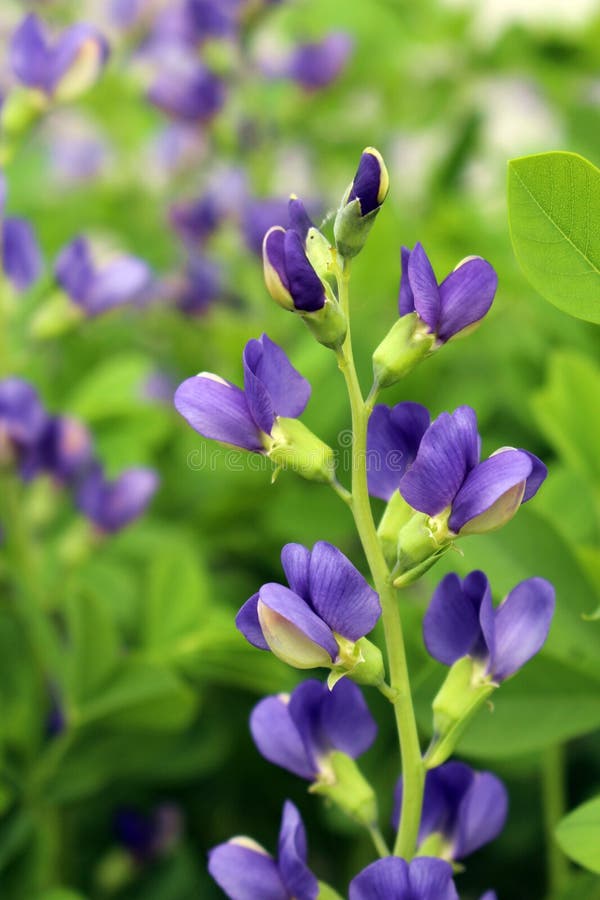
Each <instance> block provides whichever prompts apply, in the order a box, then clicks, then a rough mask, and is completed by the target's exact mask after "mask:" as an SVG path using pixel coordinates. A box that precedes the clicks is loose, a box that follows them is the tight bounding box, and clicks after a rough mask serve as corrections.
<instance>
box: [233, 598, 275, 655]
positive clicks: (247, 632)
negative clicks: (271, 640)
mask: <svg viewBox="0 0 600 900" xmlns="http://www.w3.org/2000/svg"><path fill="white" fill-rule="evenodd" d="M235 627H236V628H237V629H238V631H241V632H242V634H243V635H244V637H245V638H246V640H247V641H248V642H249V643H250V644H252V646H253V647H258V649H259V650H269V649H270V648H269V645H268V644H267V642H266V641H265V638H264V635H263V633H262V628H261V627H260V622H259V620H258V592H257V593H256V594H253V595H252V596H251V597H250V599H249V600H246V602H245V603H244V605H243V606H242V608H241V609H240V611H239V612H238V614H237V616H236V617H235Z"/></svg>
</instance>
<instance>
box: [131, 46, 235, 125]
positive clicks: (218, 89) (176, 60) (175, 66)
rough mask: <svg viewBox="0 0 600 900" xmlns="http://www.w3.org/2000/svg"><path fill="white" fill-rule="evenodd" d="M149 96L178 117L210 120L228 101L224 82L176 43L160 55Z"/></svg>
mask: <svg viewBox="0 0 600 900" xmlns="http://www.w3.org/2000/svg"><path fill="white" fill-rule="evenodd" d="M148 99H149V100H150V102H151V103H153V104H154V105H155V106H157V107H158V108H159V109H161V110H162V111H163V112H165V113H168V115H171V116H174V117H175V118H177V119H183V120H184V121H186V122H208V121H210V119H212V118H214V116H215V115H216V114H217V113H218V112H219V111H220V110H221V108H222V107H223V104H224V103H225V84H224V82H223V81H222V80H221V79H220V78H218V77H217V76H216V75H215V74H214V73H213V72H211V71H210V70H209V69H207V68H206V66H204V65H203V64H202V63H201V62H200V61H199V60H198V59H197V57H196V55H195V54H194V53H193V52H191V51H188V50H186V49H185V47H183V46H181V45H175V46H172V47H170V48H168V49H167V50H166V51H165V50H163V52H162V53H161V54H160V59H159V71H158V73H157V75H156V77H155V79H154V81H153V83H152V85H151V86H150V88H149V90H148Z"/></svg>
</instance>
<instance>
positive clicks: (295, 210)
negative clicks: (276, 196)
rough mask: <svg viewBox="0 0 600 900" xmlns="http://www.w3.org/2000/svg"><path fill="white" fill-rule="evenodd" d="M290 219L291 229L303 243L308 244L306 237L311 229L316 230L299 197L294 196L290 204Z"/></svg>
mask: <svg viewBox="0 0 600 900" xmlns="http://www.w3.org/2000/svg"><path fill="white" fill-rule="evenodd" d="M288 217H289V224H290V229H291V230H292V231H295V232H296V234H297V235H298V237H299V238H301V240H302V242H303V243H306V235H307V234H308V232H309V230H310V229H311V228H315V227H316V226H315V224H314V222H313V221H312V219H311V217H310V216H309V215H308V213H307V212H306V207H305V206H304V203H303V202H302V200H300V198H299V197H296V195H295V194H292V196H291V197H290V201H289V204H288Z"/></svg>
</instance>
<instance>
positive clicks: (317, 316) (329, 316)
mask: <svg viewBox="0 0 600 900" xmlns="http://www.w3.org/2000/svg"><path fill="white" fill-rule="evenodd" d="M302 318H303V319H304V322H305V323H306V325H307V327H308V329H309V331H311V332H312V334H313V335H314V337H315V338H316V339H317V340H318V342H319V343H320V344H323V345H324V346H325V347H329V349H330V350H336V349H337V348H338V347H341V345H342V344H343V343H344V340H345V339H346V333H347V331H348V322H347V321H346V316H345V315H344V313H343V312H342V308H341V306H340V305H339V303H338V302H337V300H330V298H329V297H327V299H326V300H325V305H324V306H323V308H322V309H319V310H317V312H311V313H304V314H303V315H302Z"/></svg>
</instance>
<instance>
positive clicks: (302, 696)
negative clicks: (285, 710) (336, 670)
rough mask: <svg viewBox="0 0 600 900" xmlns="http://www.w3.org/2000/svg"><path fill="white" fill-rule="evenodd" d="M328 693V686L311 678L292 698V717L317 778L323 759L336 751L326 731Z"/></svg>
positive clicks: (301, 685)
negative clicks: (325, 717) (325, 709)
mask: <svg viewBox="0 0 600 900" xmlns="http://www.w3.org/2000/svg"><path fill="white" fill-rule="evenodd" d="M328 693H329V689H328V687H327V685H326V684H323V682H322V681H316V680H315V679H314V678H310V679H308V681H303V682H302V684H299V685H298V687H297V688H295V689H294V690H293V691H292V694H291V697H290V704H289V713H290V717H291V719H292V721H293V723H294V725H295V727H296V730H297V732H298V734H299V735H300V738H301V739H302V741H303V743H304V749H305V753H306V754H307V756H308V758H309V760H310V763H311V766H312V769H313V772H314V773H315V777H316V773H318V772H319V771H320V769H321V760H322V758H323V757H324V756H326V754H327V753H329V752H330V751H331V750H332V749H335V748H334V747H333V745H332V744H331V743H330V741H329V738H328V735H327V734H326V732H325V730H324V724H325V722H324V718H323V704H324V703H325V699H326V695H327V694H328Z"/></svg>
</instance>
